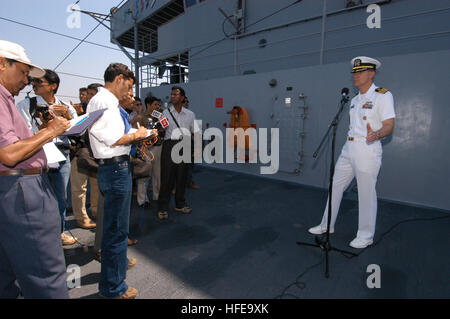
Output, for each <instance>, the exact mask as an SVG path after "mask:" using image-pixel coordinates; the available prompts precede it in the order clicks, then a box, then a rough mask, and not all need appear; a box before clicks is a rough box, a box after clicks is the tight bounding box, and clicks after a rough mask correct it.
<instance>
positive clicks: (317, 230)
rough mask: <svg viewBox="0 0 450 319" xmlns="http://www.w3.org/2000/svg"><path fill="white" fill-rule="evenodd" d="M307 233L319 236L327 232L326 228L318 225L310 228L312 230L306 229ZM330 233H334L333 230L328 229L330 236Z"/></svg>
mask: <svg viewBox="0 0 450 319" xmlns="http://www.w3.org/2000/svg"><path fill="white" fill-rule="evenodd" d="M308 231H309V232H310V233H311V234H314V235H321V234H325V233H326V232H327V227H322V225H318V226H316V227H312V228H310V229H308ZM332 233H334V228H331V227H330V234H332Z"/></svg>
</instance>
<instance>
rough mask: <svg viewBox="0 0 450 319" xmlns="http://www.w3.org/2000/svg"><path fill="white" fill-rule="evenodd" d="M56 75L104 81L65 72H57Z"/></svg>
mask: <svg viewBox="0 0 450 319" xmlns="http://www.w3.org/2000/svg"><path fill="white" fill-rule="evenodd" d="M58 74H64V75H70V76H76V77H79V78H84V79H91V80H98V81H104V79H100V78H94V77H92V76H86V75H79V74H73V73H67V72H58Z"/></svg>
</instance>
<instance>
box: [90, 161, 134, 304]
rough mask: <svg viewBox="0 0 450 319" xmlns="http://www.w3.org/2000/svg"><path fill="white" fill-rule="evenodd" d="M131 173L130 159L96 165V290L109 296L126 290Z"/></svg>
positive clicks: (117, 294) (116, 295) (114, 295)
mask: <svg viewBox="0 0 450 319" xmlns="http://www.w3.org/2000/svg"><path fill="white" fill-rule="evenodd" d="M131 172H132V169H131V164H130V161H129V160H126V161H121V162H116V163H111V164H102V165H99V168H98V174H97V178H98V186H99V188H100V191H101V192H102V194H103V197H104V214H103V233H102V250H101V256H102V267H101V275H100V283H99V290H100V293H101V294H102V295H103V296H105V297H108V298H113V297H118V296H120V295H122V294H124V293H125V292H126V291H127V290H128V286H127V284H126V283H125V277H126V271H127V266H128V259H127V246H128V232H129V224H130V206H131V191H132V177H131Z"/></svg>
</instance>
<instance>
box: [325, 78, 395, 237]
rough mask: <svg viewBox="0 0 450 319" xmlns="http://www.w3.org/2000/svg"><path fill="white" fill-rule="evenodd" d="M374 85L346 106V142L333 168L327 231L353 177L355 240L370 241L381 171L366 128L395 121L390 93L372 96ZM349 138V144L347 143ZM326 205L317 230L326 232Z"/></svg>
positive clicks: (378, 153)
mask: <svg viewBox="0 0 450 319" xmlns="http://www.w3.org/2000/svg"><path fill="white" fill-rule="evenodd" d="M375 89H377V87H376V86H375V84H372V86H371V87H370V88H369V90H368V91H367V92H366V93H365V94H361V93H359V94H358V95H357V96H355V97H354V98H353V99H352V101H351V104H350V128H349V131H348V138H347V142H346V143H345V145H344V147H343V148H342V152H341V155H340V156H339V159H338V161H337V163H336V166H335V172H334V177H333V189H332V197H333V201H332V206H331V208H332V212H331V223H330V229H334V224H335V222H336V218H337V215H338V212H339V206H340V204H341V200H342V194H343V193H344V191H345V189H346V188H347V187H348V186H349V184H350V182H351V181H352V180H353V178H354V177H356V182H357V184H358V204H359V224H358V233H357V235H356V237H357V238H361V239H367V240H372V239H373V236H374V234H375V224H376V218H377V194H376V190H375V185H376V183H377V176H378V172H379V170H380V167H381V156H382V152H383V150H382V147H381V142H380V141H379V140H376V141H374V142H372V143H367V142H366V136H367V124H368V123H369V124H370V127H371V128H372V130H373V131H378V130H379V129H381V127H382V122H383V121H384V120H387V119H390V118H395V111H394V98H393V96H392V94H391V93H390V92H385V93H384V94H383V93H379V92H376V91H375ZM349 138H353V140H349ZM327 217H328V202H327V205H326V208H325V212H324V215H323V218H322V222H321V227H322V228H324V229H326V227H327Z"/></svg>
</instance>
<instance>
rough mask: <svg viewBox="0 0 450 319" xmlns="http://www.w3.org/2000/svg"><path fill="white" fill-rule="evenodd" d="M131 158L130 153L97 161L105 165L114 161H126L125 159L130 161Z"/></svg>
mask: <svg viewBox="0 0 450 319" xmlns="http://www.w3.org/2000/svg"><path fill="white" fill-rule="evenodd" d="M129 160H130V155H119V156H114V157H111V158H101V159H97V163H98V164H99V165H104V164H112V163H117V162H124V161H129Z"/></svg>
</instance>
